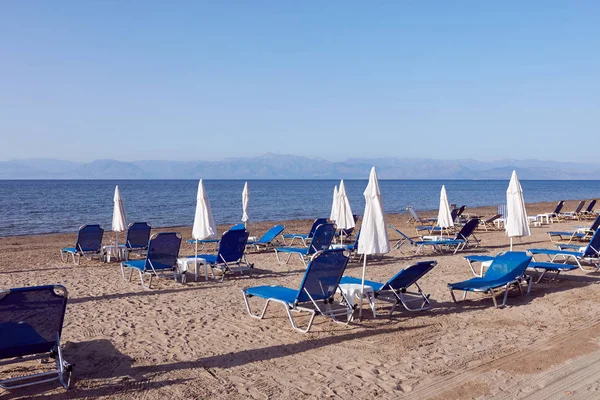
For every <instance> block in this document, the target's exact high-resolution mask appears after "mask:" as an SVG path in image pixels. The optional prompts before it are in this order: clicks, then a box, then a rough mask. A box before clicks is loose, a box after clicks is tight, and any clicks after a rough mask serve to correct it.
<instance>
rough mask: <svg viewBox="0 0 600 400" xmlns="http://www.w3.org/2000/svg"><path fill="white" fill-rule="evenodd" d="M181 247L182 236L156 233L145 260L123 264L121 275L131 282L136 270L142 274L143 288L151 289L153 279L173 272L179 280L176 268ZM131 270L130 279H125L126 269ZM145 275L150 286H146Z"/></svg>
mask: <svg viewBox="0 0 600 400" xmlns="http://www.w3.org/2000/svg"><path fill="white" fill-rule="evenodd" d="M180 247H181V236H180V235H179V233H176V232H161V233H155V234H154V235H152V237H151V238H150V241H149V242H148V251H147V252H146V259H145V260H128V261H123V262H122V263H121V275H122V276H123V279H124V280H126V281H131V274H132V273H133V271H134V270H136V271H138V273H139V274H140V282H141V284H142V287H144V288H146V289H150V288H151V286H152V278H153V277H154V276H156V277H163V276H166V274H165V273H166V272H168V271H172V276H173V278H174V279H177V274H176V273H175V268H176V266H177V256H178V255H179V248H180ZM126 268H127V269H129V278H126V277H125V269H126ZM144 275H149V276H150V279H149V281H148V286H146V285H145V284H144Z"/></svg>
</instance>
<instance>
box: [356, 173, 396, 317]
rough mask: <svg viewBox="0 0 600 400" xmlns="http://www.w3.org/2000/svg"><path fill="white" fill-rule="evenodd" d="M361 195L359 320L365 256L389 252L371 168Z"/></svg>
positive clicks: (363, 284) (381, 210) (376, 187)
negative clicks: (361, 267) (362, 209)
mask: <svg viewBox="0 0 600 400" xmlns="http://www.w3.org/2000/svg"><path fill="white" fill-rule="evenodd" d="M363 195H364V196H365V213H364V214H363V220H362V224H361V228H360V229H361V230H360V238H359V239H358V253H359V254H363V255H364V258H363V270H362V283H361V296H360V308H359V318H360V317H361V316H362V301H363V296H362V293H364V287H365V273H366V271H367V255H368V254H385V253H389V251H390V241H389V240H388V234H387V226H386V225H385V215H384V213H383V203H382V201H381V190H379V181H378V179H377V172H376V171H375V167H373V168H371V174H370V176H369V183H368V184H367V188H366V189H365V191H364V192H363Z"/></svg>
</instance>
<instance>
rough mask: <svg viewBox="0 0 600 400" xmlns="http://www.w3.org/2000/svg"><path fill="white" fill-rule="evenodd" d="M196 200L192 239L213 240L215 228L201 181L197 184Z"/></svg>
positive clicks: (215, 232) (215, 235) (215, 234)
mask: <svg viewBox="0 0 600 400" xmlns="http://www.w3.org/2000/svg"><path fill="white" fill-rule="evenodd" d="M196 200H197V203H196V215H195V217H194V226H193V227H192V238H194V239H196V240H204V239H214V238H216V237H217V227H216V225H215V220H214V218H213V215H212V210H211V209H210V201H209V200H208V196H207V194H206V190H205V189H204V182H202V179H200V182H198V195H197V196H196Z"/></svg>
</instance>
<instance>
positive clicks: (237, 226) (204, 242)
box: [186, 224, 246, 250]
mask: <svg viewBox="0 0 600 400" xmlns="http://www.w3.org/2000/svg"><path fill="white" fill-rule="evenodd" d="M245 229H246V225H244V224H235V225H233V226H232V227H231V228H229V230H230V231H235V230H245ZM220 241H221V239H220V238H215V239H202V240H196V239H188V240H186V242H187V243H189V244H194V245H195V244H196V243H197V244H199V245H201V246H200V250H203V249H204V246H206V245H207V244H211V243H212V244H218V243H219V242H220Z"/></svg>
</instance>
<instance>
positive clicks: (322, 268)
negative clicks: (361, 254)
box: [242, 224, 353, 333]
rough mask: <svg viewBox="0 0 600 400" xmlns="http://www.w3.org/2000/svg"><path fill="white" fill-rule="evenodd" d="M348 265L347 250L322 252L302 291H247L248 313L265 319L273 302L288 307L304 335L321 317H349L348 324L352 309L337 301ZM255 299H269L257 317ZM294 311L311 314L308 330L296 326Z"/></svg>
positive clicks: (275, 288) (308, 271)
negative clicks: (253, 310)
mask: <svg viewBox="0 0 600 400" xmlns="http://www.w3.org/2000/svg"><path fill="white" fill-rule="evenodd" d="M329 225H332V224H329ZM321 226H323V225H321ZM347 265H348V254H347V252H346V251H345V250H343V249H337V250H325V251H319V252H317V253H315V255H314V257H313V259H312V260H311V261H310V263H309V264H308V266H307V267H306V272H305V273H304V278H303V279H302V283H301V284H300V288H299V289H291V288H288V287H284V286H254V287H248V288H245V289H243V290H242V294H243V296H244V302H245V304H246V310H247V311H248V314H249V315H250V316H251V317H253V318H258V319H262V318H263V317H264V315H265V312H266V311H267V307H268V306H269V303H270V302H275V303H279V304H281V305H283V307H284V308H285V311H286V313H287V316H288V318H289V320H290V323H291V324H292V327H293V328H294V329H296V330H297V331H300V332H303V333H306V332H308V331H309V330H310V328H311V326H312V323H313V320H314V318H315V315H317V314H318V315H323V316H326V317H329V318H331V319H333V320H334V321H335V322H338V321H337V320H336V318H337V317H342V316H345V318H346V320H345V321H344V322H345V323H348V322H350V319H351V317H352V311H353V310H352V308H351V307H350V306H349V305H348V303H347V302H342V303H339V304H334V302H333V300H334V295H335V293H336V291H337V288H338V285H339V282H340V278H341V277H342V275H343V274H344V270H345V269H346V266H347ZM251 297H259V298H261V299H264V300H266V303H265V305H264V308H263V310H262V312H261V313H260V314H257V315H255V314H254V313H253V312H252V310H251V307H250V302H249V300H248V299H249V298H251ZM292 312H307V313H308V314H309V315H310V319H309V321H308V323H307V326H306V328H300V327H298V326H297V325H296V322H295V320H294V317H293V316H292Z"/></svg>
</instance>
